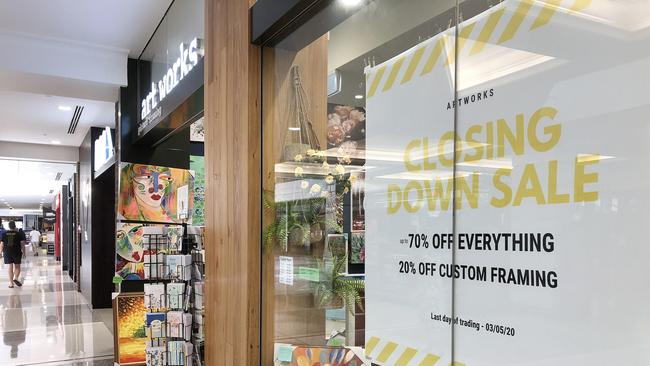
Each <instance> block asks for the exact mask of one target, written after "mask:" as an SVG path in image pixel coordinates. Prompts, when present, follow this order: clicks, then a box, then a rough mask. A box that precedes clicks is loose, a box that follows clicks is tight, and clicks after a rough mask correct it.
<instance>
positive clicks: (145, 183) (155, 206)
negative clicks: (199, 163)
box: [118, 163, 194, 223]
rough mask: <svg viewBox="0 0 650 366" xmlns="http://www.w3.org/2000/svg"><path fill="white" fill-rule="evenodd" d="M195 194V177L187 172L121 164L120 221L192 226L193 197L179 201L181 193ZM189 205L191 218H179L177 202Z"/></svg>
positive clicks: (151, 166) (159, 167)
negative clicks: (186, 223)
mask: <svg viewBox="0 0 650 366" xmlns="http://www.w3.org/2000/svg"><path fill="white" fill-rule="evenodd" d="M185 187H187V189H188V190H189V192H193V191H194V176H193V174H192V172H191V171H189V170H185V169H176V168H167V167H161V166H155V165H142V164H132V163H122V164H121V165H120V194H119V199H118V219H122V220H136V221H146V222H160V223H182V222H183V221H186V222H188V223H191V222H192V221H191V218H192V211H193V203H194V197H193V195H191V194H190V195H189V197H187V198H186V199H183V198H184V197H179V196H178V192H179V189H180V190H181V192H182V191H184V190H185ZM179 201H183V202H188V203H189V210H188V213H189V217H187V218H182V217H180V216H181V215H179V210H178V202H179Z"/></svg>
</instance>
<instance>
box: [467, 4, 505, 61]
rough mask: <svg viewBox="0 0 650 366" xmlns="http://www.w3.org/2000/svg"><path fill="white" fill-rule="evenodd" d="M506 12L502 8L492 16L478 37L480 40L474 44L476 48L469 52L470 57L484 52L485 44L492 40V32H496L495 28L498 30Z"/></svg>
mask: <svg viewBox="0 0 650 366" xmlns="http://www.w3.org/2000/svg"><path fill="white" fill-rule="evenodd" d="M505 11H506V9H505V8H501V9H499V10H497V11H495V12H494V13H492V14H490V16H489V17H488V19H487V21H486V22H485V26H484V27H483V29H482V30H481V33H480V34H479V35H478V39H476V42H475V43H474V47H472V50H471V51H470V52H469V54H470V56H471V55H474V54H477V53H479V52H481V51H483V47H485V44H486V43H487V42H488V41H489V40H490V36H492V32H494V28H496V26H497V24H499V20H500V19H501V17H502V16H503V13H504V12H505Z"/></svg>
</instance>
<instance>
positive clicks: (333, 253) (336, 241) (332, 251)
mask: <svg viewBox="0 0 650 366" xmlns="http://www.w3.org/2000/svg"><path fill="white" fill-rule="evenodd" d="M347 255H348V234H327V240H326V242H325V253H324V256H325V258H324V259H333V258H334V257H336V258H337V259H340V258H345V259H346V261H347Z"/></svg>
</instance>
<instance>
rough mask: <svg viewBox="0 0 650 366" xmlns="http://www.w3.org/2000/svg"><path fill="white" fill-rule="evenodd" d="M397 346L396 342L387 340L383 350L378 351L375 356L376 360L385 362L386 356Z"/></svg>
mask: <svg viewBox="0 0 650 366" xmlns="http://www.w3.org/2000/svg"><path fill="white" fill-rule="evenodd" d="M396 348H397V343H394V342H388V344H386V346H385V347H384V349H383V350H381V352H380V353H379V356H377V361H379V362H386V361H387V360H388V357H390V355H392V354H393V352H395V349H396Z"/></svg>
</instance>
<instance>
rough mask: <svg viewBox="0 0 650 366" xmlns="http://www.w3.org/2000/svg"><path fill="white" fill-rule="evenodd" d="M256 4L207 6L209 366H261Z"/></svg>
mask: <svg viewBox="0 0 650 366" xmlns="http://www.w3.org/2000/svg"><path fill="white" fill-rule="evenodd" d="M252 3H253V0H206V1H205V50H206V54H205V158H206V160H205V168H206V177H205V178H206V201H205V209H206V212H205V214H206V223H205V227H206V242H207V245H206V277H207V279H206V289H205V294H206V304H205V305H206V318H205V320H206V324H205V331H206V342H205V344H206V361H205V364H206V365H218V366H221V365H232V366H245V365H248V366H258V365H259V364H260V358H259V357H260V356H259V355H260V260H261V258H260V256H261V248H260V228H261V223H260V215H261V212H260V210H261V204H260V202H261V201H260V199H261V196H260V187H261V176H260V166H261V161H260V151H261V150H260V133H261V131H260V110H259V108H260V103H259V101H260V92H259V91H260V70H259V69H260V68H259V66H260V65H259V59H260V58H259V52H260V51H259V48H258V47H256V46H253V45H251V44H250V33H249V32H250V24H249V23H250V22H249V8H250V6H251V5H252Z"/></svg>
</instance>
